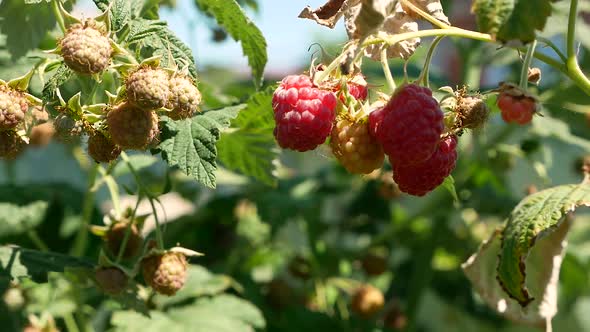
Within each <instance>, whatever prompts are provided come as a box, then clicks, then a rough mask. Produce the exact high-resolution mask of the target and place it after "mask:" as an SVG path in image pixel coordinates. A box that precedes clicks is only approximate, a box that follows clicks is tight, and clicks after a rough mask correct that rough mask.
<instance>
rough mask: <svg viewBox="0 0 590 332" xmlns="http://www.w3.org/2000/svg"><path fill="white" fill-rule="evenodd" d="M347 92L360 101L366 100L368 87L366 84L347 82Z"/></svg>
mask: <svg viewBox="0 0 590 332" xmlns="http://www.w3.org/2000/svg"><path fill="white" fill-rule="evenodd" d="M348 92H349V93H350V94H351V95H352V96H353V97H354V98H355V99H356V100H360V101H364V100H367V95H368V94H369V89H367V86H366V85H362V84H359V83H355V82H348Z"/></svg>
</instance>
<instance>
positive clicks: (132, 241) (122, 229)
mask: <svg viewBox="0 0 590 332" xmlns="http://www.w3.org/2000/svg"><path fill="white" fill-rule="evenodd" d="M128 226H129V221H125V222H115V223H113V224H112V225H111V227H110V228H109V230H108V231H107V234H106V236H105V240H106V247H107V249H108V250H109V251H110V252H111V254H112V255H113V256H115V257H117V255H118V254H119V250H120V249H121V246H122V245H123V240H124V239H125V233H127V228H128ZM142 245H143V237H142V236H141V233H140V232H139V229H138V228H137V226H136V225H135V224H131V229H130V232H129V236H128V237H127V244H126V245H125V249H124V250H123V255H122V256H121V257H122V258H123V259H130V258H133V257H135V256H137V255H138V254H139V252H140V251H141V247H142Z"/></svg>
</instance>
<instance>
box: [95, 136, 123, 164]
mask: <svg viewBox="0 0 590 332" xmlns="http://www.w3.org/2000/svg"><path fill="white" fill-rule="evenodd" d="M120 154H121V148H120V147H118V146H116V145H115V143H113V141H111V139H109V138H108V137H106V136H105V135H104V134H103V133H100V132H96V133H94V134H92V135H90V137H89V138H88V155H90V157H92V159H94V161H96V162H97V163H108V162H111V161H113V160H115V159H117V157H119V155H120Z"/></svg>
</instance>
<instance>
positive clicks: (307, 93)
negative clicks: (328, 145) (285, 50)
mask: <svg viewBox="0 0 590 332" xmlns="http://www.w3.org/2000/svg"><path fill="white" fill-rule="evenodd" d="M272 108H273V110H274V116H275V123H276V127H275V129H274V136H275V138H276V139H277V141H278V143H279V145H280V146H281V147H282V148H284V149H292V150H297V151H300V152H303V151H308V150H313V149H315V148H316V147H317V146H318V145H320V144H322V143H324V141H325V140H326V138H327V137H328V135H330V131H331V130H332V123H333V122H334V117H335V108H336V96H334V93H332V92H331V91H325V90H320V89H319V88H317V87H315V86H314V85H313V82H312V81H311V79H310V78H309V77H308V76H305V75H298V76H297V75H290V76H287V77H285V78H284V79H283V81H282V82H281V84H280V85H279V87H278V88H277V90H276V91H275V93H274V95H273V98H272Z"/></svg>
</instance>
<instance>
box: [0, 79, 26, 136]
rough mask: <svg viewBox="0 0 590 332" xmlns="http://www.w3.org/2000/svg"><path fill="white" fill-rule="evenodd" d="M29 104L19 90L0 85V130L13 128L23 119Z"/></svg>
mask: <svg viewBox="0 0 590 332" xmlns="http://www.w3.org/2000/svg"><path fill="white" fill-rule="evenodd" d="M28 109H29V104H28V103H27V100H26V99H25V98H24V96H23V95H22V93H21V92H19V91H16V90H14V89H12V88H10V87H8V86H6V85H0V130H7V129H14V128H15V127H16V126H17V125H18V124H19V123H21V122H23V120H24V119H25V113H26V112H27V110H28Z"/></svg>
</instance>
